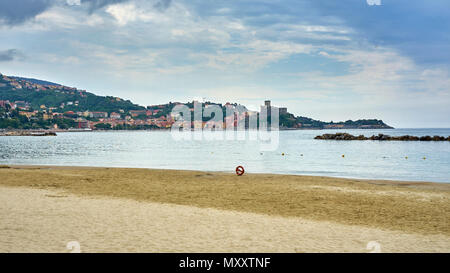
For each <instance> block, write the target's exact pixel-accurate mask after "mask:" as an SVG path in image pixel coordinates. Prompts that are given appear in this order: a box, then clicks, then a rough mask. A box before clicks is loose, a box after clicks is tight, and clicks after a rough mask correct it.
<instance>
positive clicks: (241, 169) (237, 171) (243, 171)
mask: <svg viewBox="0 0 450 273" xmlns="http://www.w3.org/2000/svg"><path fill="white" fill-rule="evenodd" d="M244 173H245V170H244V167H242V166H237V167H236V174H237V175H238V176H241V175H243V174H244Z"/></svg>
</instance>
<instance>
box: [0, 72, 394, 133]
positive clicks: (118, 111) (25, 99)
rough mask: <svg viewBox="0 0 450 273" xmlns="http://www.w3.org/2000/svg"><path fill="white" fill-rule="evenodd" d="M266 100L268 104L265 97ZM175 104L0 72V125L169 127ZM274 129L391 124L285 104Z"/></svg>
mask: <svg viewBox="0 0 450 273" xmlns="http://www.w3.org/2000/svg"><path fill="white" fill-rule="evenodd" d="M267 103H269V104H270V101H267ZM177 104H178V103H172V102H170V103H167V104H161V105H153V106H148V107H144V106H140V105H137V104H134V103H132V102H131V101H129V100H123V99H121V98H118V97H112V96H98V95H95V94H93V93H89V92H86V91H85V90H80V89H77V88H75V87H68V86H64V85H60V84H57V83H53V82H49V81H43V80H38V79H29V78H23V77H10V76H4V75H2V74H0V128H18V129H37V128H46V129H48V128H62V129H67V128H74V127H76V128H85V129H88V128H91V129H117V130H122V129H152V128H170V127H171V125H172V124H173V122H174V120H173V117H172V115H171V111H172V109H173V107H174V106H175V105H177ZM185 105H186V106H187V107H189V108H190V109H191V110H193V108H194V103H193V102H188V103H185ZM208 105H209V106H210V105H217V106H219V107H221V108H222V111H223V117H224V121H225V116H226V112H227V111H226V110H227V108H230V107H231V108H232V109H236V106H237V104H236V103H234V104H230V103H226V104H224V105H223V104H220V103H214V102H204V103H202V108H203V109H204V108H205V107H208ZM240 106H241V107H240V109H242V110H241V111H244V112H245V111H247V110H246V109H247V108H246V107H245V106H243V105H240ZM8 109H9V110H8ZM242 114H243V113H242ZM241 118H243V116H241ZM228 119H229V118H228ZM209 120H210V118H209V117H203V122H207V121H209ZM217 125H218V124H217ZM214 126H216V125H214ZM220 126H221V125H220ZM280 128H281V129H389V128H392V127H390V126H388V125H386V124H385V123H384V122H383V121H381V120H377V119H369V120H357V121H352V120H348V121H345V122H337V123H335V122H324V121H320V120H314V119H311V118H308V117H302V116H295V115H293V114H291V113H289V112H288V111H287V108H280Z"/></svg>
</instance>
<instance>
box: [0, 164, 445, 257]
mask: <svg viewBox="0 0 450 273" xmlns="http://www.w3.org/2000/svg"><path fill="white" fill-rule="evenodd" d="M0 175H1V177H2V179H1V181H0V202H1V203H2V204H3V205H4V206H3V205H2V209H1V210H2V211H1V213H3V214H4V216H5V217H6V216H7V217H6V218H8V220H7V221H6V222H3V223H2V224H0V252H9V251H18V252H22V251H28V250H27V247H28V249H29V248H30V246H27V243H29V242H30V240H38V241H39V240H44V239H42V238H46V237H47V236H50V235H51V238H61V239H60V241H57V242H49V241H48V240H47V241H45V240H44V241H40V242H39V243H37V245H36V246H33V247H39V249H37V250H36V251H39V252H40V251H43V252H47V251H66V250H65V249H64V248H63V247H64V245H63V247H62V248H60V249H59V250H57V249H55V248H54V247H55V246H56V245H57V246H58V247H60V246H61V244H62V243H63V242H61V240H67V241H72V240H81V241H83V245H85V246H86V244H87V246H88V248H87V249H85V251H92V252H104V251H106V252H108V251H126V252H134V251H166V252H172V251H181V252H183V251H199V252H212V251H215V252H221V251H226V252H239V251H244V252H245V251H251V252H270V251H272V252H368V251H367V250H366V248H365V246H366V245H365V244H366V243H367V242H366V240H369V241H373V240H375V241H377V242H378V241H379V242H382V244H383V246H384V251H387V252H399V251H400V252H448V251H450V225H449V219H450V202H449V199H450V184H444V183H429V182H406V181H404V182H398V181H383V180H360V179H343V178H331V177H316V176H314V177H313V176H294V175H275V174H274V175H271V174H245V175H244V176H241V177H238V176H236V175H234V174H229V173H221V172H200V171H181V170H179V171H177V170H156V169H125V168H95V167H63V166H4V165H3V166H0ZM122 207H123V208H122ZM6 218H5V219H6ZM74 219H77V221H78V222H77V223H72V222H71V221H75V220H74ZM104 221H107V222H111V223H110V224H103V222H104ZM149 221H150V222H149ZM69 222H70V224H69ZM45 223H47V224H45ZM86 223H90V224H86ZM185 223H189V224H190V225H192V227H191V228H190V227H188V226H186V225H185ZM243 223H245V224H243ZM80 225H81V226H82V227H80ZM105 225H108V226H105ZM109 225H111V226H109ZM146 225H149V227H150V226H151V229H152V231H151V232H150V231H147V230H146ZM26 226H29V227H30V228H29V229H27V228H24V227H26ZM138 227H140V228H138ZM30 229H33V230H34V231H33V232H32V234H30ZM104 229H106V230H104ZM140 229H144V230H140ZM155 229H156V230H155ZM27 230H28V231H27ZM81 231H82V232H81ZM164 232H167V233H164ZM129 233H131V234H135V235H136V236H138V237H139V236H140V240H143V242H147V243H148V245H142V243H141V244H139V243H137V242H136V240H135V239H133V238H132V237H130V236H129V235H127V234H129ZM162 233H164V234H162ZM38 234H41V235H40V237H39V236H38ZM74 234H75V235H74ZM158 234H159V235H158ZM227 234H228V235H227ZM30 236H38V237H39V238H41V237H42V238H41V239H39V238H38V239H30ZM89 236H91V237H89ZM155 236H156V237H157V239H156V238H155ZM175 237H177V238H178V237H180V238H178V239H176V238H175ZM147 240H150V241H152V242H150V241H147ZM153 240H159V243H157V244H156V245H155V243H154V242H153ZM183 241H185V245H182V244H181V245H180V242H183ZM90 242H96V243H95V246H94V245H90ZM110 242H115V243H114V244H113V245H109V243H110ZM119 242H120V243H119ZM47 244H49V245H47ZM53 244H54V245H53ZM1 245H3V247H2V246H1ZM125 245H129V246H130V247H131V248H130V249H123V248H120V247H124V246H125ZM221 246H222V247H223V248H220V247H221Z"/></svg>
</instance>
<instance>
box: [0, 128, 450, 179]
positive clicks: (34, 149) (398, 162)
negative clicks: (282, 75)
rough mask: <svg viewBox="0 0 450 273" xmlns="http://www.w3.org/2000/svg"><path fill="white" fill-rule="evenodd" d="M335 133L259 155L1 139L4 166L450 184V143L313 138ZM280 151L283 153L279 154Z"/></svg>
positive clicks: (71, 136) (174, 144)
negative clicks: (241, 172) (240, 171)
mask: <svg viewBox="0 0 450 273" xmlns="http://www.w3.org/2000/svg"><path fill="white" fill-rule="evenodd" d="M335 132H336V131H335V130H321V131H317V130H307V131H306V130H303V131H281V132H280V136H279V137H280V143H279V146H278V149H277V150H276V151H270V152H262V153H261V151H260V145H259V143H258V141H251V140H226V141H206V140H203V141H194V140H192V141H175V140H174V139H173V138H172V136H171V133H170V132H167V131H165V132H162V131H121V132H77V133H59V134H58V136H57V137H0V164H29V165H32V164H36V165H67V166H103V167H139V168H163V169H187V170H203V171H226V172H234V169H235V167H236V166H237V165H242V166H244V167H245V170H246V172H250V173H282V174H304V175H323V176H334V177H351V178H367V179H369V178H376V179H393V180H411V181H435V182H446V183H450V142H394V141H393V142H378V141H325V140H314V137H315V136H316V135H319V134H324V133H335ZM345 132H348V133H351V134H354V135H359V134H364V135H366V136H370V135H372V134H379V133H385V134H389V135H406V134H409V135H416V136H422V135H441V136H449V135H450V129H395V130H345ZM216 133H217V134H221V132H216ZM282 153H285V155H284V156H282V155H281V154H282ZM342 155H345V157H342ZM405 157H408V158H407V159H406V158H405ZM424 157H425V158H426V159H424Z"/></svg>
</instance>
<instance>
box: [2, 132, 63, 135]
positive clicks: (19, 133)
mask: <svg viewBox="0 0 450 273" xmlns="http://www.w3.org/2000/svg"><path fill="white" fill-rule="evenodd" d="M0 136H56V133H55V132H51V131H5V132H0Z"/></svg>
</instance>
